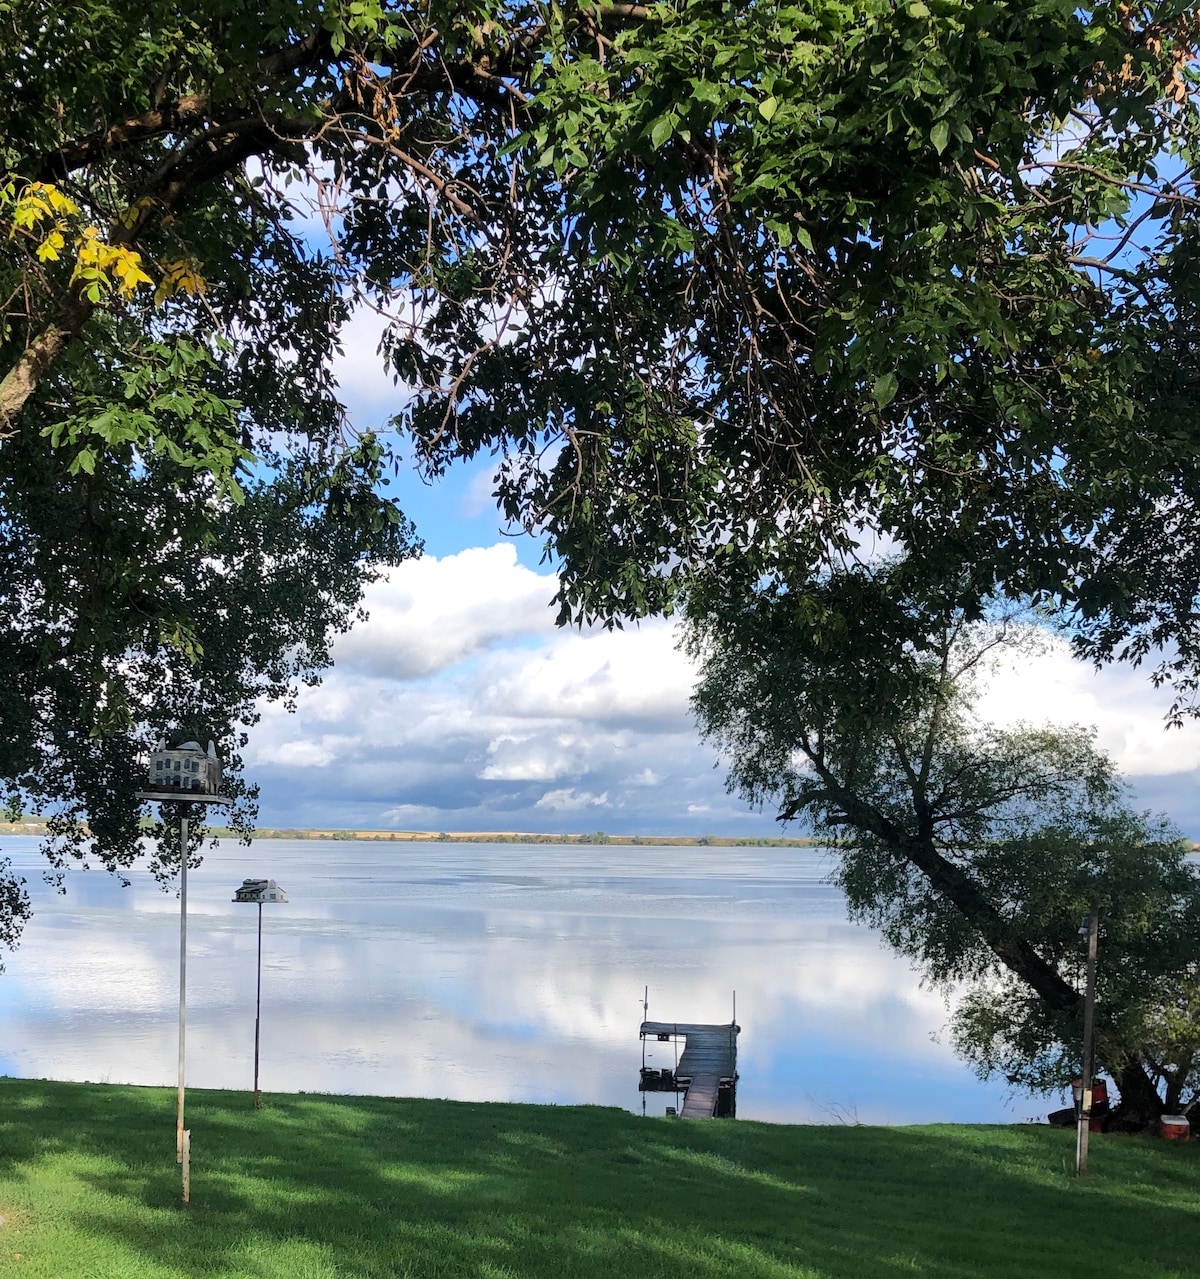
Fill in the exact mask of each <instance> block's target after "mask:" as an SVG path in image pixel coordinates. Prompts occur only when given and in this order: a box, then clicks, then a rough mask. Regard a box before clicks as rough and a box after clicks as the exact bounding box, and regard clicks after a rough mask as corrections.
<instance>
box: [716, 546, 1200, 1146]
mask: <svg viewBox="0 0 1200 1279" xmlns="http://www.w3.org/2000/svg"><path fill="white" fill-rule="evenodd" d="M878 576H879V577H886V571H882V572H881V573H880V574H879V575H878ZM851 585H852V587H853V589H855V590H858V589H859V587H860V586H861V583H860V582H859V581H858V580H854V581H853V582H852V583H851ZM830 589H833V586H832V585H831V588H830ZM863 603H864V604H865V603H866V601H863ZM793 616H794V605H793V601H791V600H790V599H787V598H784V599H782V600H775V601H772V602H771V603H770V604H767V603H765V602H763V601H761V600H760V601H757V602H756V603H754V604H753V605H751V606H748V607H747V606H742V607H741V609H740V610H739V611H738V612H737V613H736V614H735V613H734V611H733V610H730V612H729V613H727V614H726V615H725V616H724V617H723V618H722V619H720V620H719V621H717V620H715V619H712V618H710V619H708V621H707V622H706V623H704V624H703V625H701V626H696V627H694V628H693V632H692V634H693V645H694V648H695V650H696V651H697V653H698V654H699V655H700V656H701V657H702V659H703V675H702V679H701V682H700V685H699V686H698V689H697V692H696V696H695V699H694V705H695V708H696V712H697V717H698V720H699V723H700V725H701V728H702V730H703V731H704V733H705V735H706V736H707V737H708V738H709V739H710V740H712V741H713V742H714V743H715V744H716V745H717V746H718V747H719V748H720V750H721V753H722V755H723V756H724V757H725V758H726V760H727V761H728V763H729V787H730V789H731V790H733V791H737V792H738V793H739V794H741V795H742V796H743V797H744V798H746V799H747V800H748V801H750V802H751V803H753V804H755V805H758V806H764V805H769V806H772V807H775V808H776V809H777V811H778V815H779V817H780V819H781V820H783V821H793V820H800V821H804V822H806V823H807V824H808V825H809V826H810V827H811V828H813V829H815V830H816V831H817V832H818V833H823V834H825V835H826V836H828V837H829V838H830V839H831V840H832V841H833V842H834V845H835V849H836V862H835V870H834V872H833V875H834V878H835V879H836V881H837V882H838V883H839V884H840V886H841V887H842V889H843V890H844V892H845V894H846V900H847V904H848V908H849V910H850V913H851V915H852V916H853V917H855V918H857V919H860V920H862V921H864V922H867V923H870V924H872V925H873V926H875V927H877V928H879V929H880V930H881V931H882V934H883V936H884V938H885V939H886V940H887V941H888V943H889V944H890V945H891V946H892V947H893V948H895V949H896V950H897V951H898V952H899V953H900V954H902V955H905V956H907V957H908V958H910V959H912V960H913V961H915V963H916V964H917V966H918V967H919V969H920V971H921V972H922V974H923V975H924V976H925V977H926V978H927V979H929V980H930V981H932V982H934V983H936V984H938V985H941V986H945V987H948V986H951V985H954V984H958V983H966V984H967V985H968V994H967V997H966V999H965V1001H964V1002H963V1003H962V1004H961V1005H960V1006H959V1009H958V1012H957V1014H956V1016H955V1019H954V1023H953V1033H954V1037H955V1043H956V1046H957V1047H958V1048H959V1050H960V1051H961V1052H962V1053H963V1054H964V1055H965V1056H966V1057H967V1058H968V1059H969V1060H971V1061H973V1062H974V1063H975V1064H976V1065H977V1066H978V1067H979V1068H980V1070H981V1071H982V1072H983V1073H985V1074H986V1073H993V1072H1000V1073H1003V1074H1004V1075H1005V1076H1007V1077H1008V1078H1009V1079H1010V1080H1012V1081H1013V1082H1019V1083H1022V1084H1025V1085H1027V1086H1029V1087H1032V1088H1035V1089H1040V1090H1046V1091H1051V1090H1055V1091H1056V1090H1057V1089H1059V1088H1061V1087H1062V1086H1063V1084H1064V1083H1065V1081H1066V1080H1069V1079H1070V1078H1071V1075H1072V1074H1074V1073H1076V1072H1077V1071H1078V1069H1079V1042H1080V1036H1081V1029H1082V1012H1083V1009H1082V998H1081V994H1082V980H1081V978H1082V964H1083V958H1084V956H1083V951H1082V949H1081V947H1080V945H1079V938H1078V937H1077V935H1076V932H1077V929H1078V926H1079V920H1080V917H1081V915H1083V914H1084V913H1086V912H1087V910H1088V908H1089V903H1091V902H1092V901H1097V902H1099V903H1100V918H1101V921H1102V924H1101V947H1102V952H1103V963H1102V978H1101V982H1100V988H1099V1003H1098V1011H1097V1027H1098V1030H1097V1045H1098V1058H1097V1059H1098V1060H1099V1061H1100V1062H1101V1063H1102V1066H1103V1068H1105V1069H1107V1070H1109V1071H1111V1072H1113V1074H1114V1075H1115V1076H1116V1078H1117V1080H1118V1082H1119V1085H1120V1088H1121V1094H1122V1106H1123V1109H1124V1112H1125V1116H1126V1118H1127V1119H1132V1121H1133V1122H1147V1121H1153V1120H1156V1119H1157V1116H1158V1114H1159V1112H1160V1111H1161V1109H1162V1104H1163V1101H1164V1100H1165V1101H1166V1102H1167V1103H1168V1104H1171V1105H1179V1104H1181V1102H1183V1101H1185V1100H1187V1101H1190V1100H1191V1099H1193V1098H1194V1096H1195V1094H1196V1092H1197V1090H1198V1089H1200V986H1198V984H1197V983H1198V981H1200V874H1197V871H1196V868H1195V866H1194V865H1192V864H1190V863H1189V862H1187V861H1186V860H1185V853H1186V851H1187V845H1186V844H1185V843H1184V841H1183V840H1182V839H1181V838H1180V836H1179V833H1178V832H1177V831H1176V830H1174V829H1173V828H1172V827H1171V826H1170V824H1169V823H1168V822H1167V821H1166V820H1165V819H1161V818H1159V819H1152V818H1150V817H1149V816H1148V815H1146V814H1139V813H1137V812H1136V811H1134V810H1132V809H1131V808H1130V806H1129V802H1128V798H1127V796H1126V794H1125V791H1124V787H1123V785H1122V783H1121V781H1120V779H1119V777H1118V776H1117V775H1116V773H1115V770H1114V768H1113V765H1112V763H1111V761H1110V760H1109V759H1107V758H1106V757H1105V756H1104V755H1103V754H1102V753H1101V752H1099V751H1098V750H1097V749H1096V747H1095V745H1094V742H1093V735H1092V733H1091V732H1090V731H1089V730H1085V729H1081V728H1078V727H1054V726H1042V727H1035V726H1029V725H1024V726H1017V727H1015V728H999V727H997V726H995V725H992V724H989V723H987V722H985V721H983V720H981V719H980V718H979V717H978V715H977V714H976V712H975V710H974V697H975V693H976V691H977V688H978V682H979V678H980V676H981V675H982V674H984V673H985V672H986V670H987V668H988V666H989V665H990V664H991V662H992V661H993V660H994V659H995V658H996V655H997V654H1004V653H1007V654H1008V656H1009V658H1010V659H1011V658H1012V656H1013V646H1014V642H1015V640H1014V637H1015V638H1016V640H1019V639H1020V637H1021V634H1022V632H1021V628H1020V627H1016V628H1015V629H1014V625H1013V622H1012V621H1011V619H1008V620H1004V619H1000V620H997V619H993V620H992V621H991V622H990V623H973V624H972V623H968V622H967V621H966V620H965V618H964V614H963V611H962V610H961V609H958V608H955V607H954V606H952V605H951V606H944V607H941V608H940V609H930V610H928V611H926V612H925V613H924V618H923V624H924V630H925V633H924V635H923V636H922V637H921V642H920V643H917V642H915V640H914V636H916V634H917V632H918V630H919V629H920V627H919V626H918V621H919V620H920V619H919V618H918V616H917V614H916V613H915V612H910V614H909V616H908V619H907V623H908V624H907V626H906V627H905V628H904V629H905V631H906V634H902V635H901V634H896V631H897V630H899V629H900V628H899V626H886V625H885V626H881V627H879V629H878V630H876V631H875V632H874V633H872V634H867V633H866V632H868V631H869V630H870V629H871V628H869V627H866V626H864V627H863V628H861V630H860V631H858V632H855V633H853V634H851V635H850V636H849V637H848V638H847V637H845V636H841V635H838V636H833V637H830V640H829V642H828V643H826V644H823V645H818V646H813V645H812V644H810V643H807V642H805V639H804V636H805V632H804V628H803V626H801V628H800V631H799V633H800V635H801V642H799V643H797V642H796V637H795V633H794V628H793ZM899 620H900V619H899V618H896V617H894V618H893V621H894V622H899ZM885 632H891V633H892V635H893V641H892V644H891V646H890V647H889V646H888V645H887V644H886V640H885V638H884V633H885ZM880 645H883V647H884V649H885V653H884V656H883V659H882V660H881V656H880V654H879V652H878V651H877V650H878V648H879V647H880ZM1018 648H1019V644H1018ZM1159 1088H1161V1089H1162V1094H1161V1096H1160V1094H1159V1092H1158V1089H1159Z"/></svg>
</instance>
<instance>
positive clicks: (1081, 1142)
mask: <svg viewBox="0 0 1200 1279" xmlns="http://www.w3.org/2000/svg"><path fill="white" fill-rule="evenodd" d="M1099 933H1100V904H1099V902H1096V901H1093V902H1092V903H1091V905H1090V906H1089V907H1088V933H1087V938H1088V950H1087V986H1086V987H1085V989H1084V995H1083V1096H1082V1097H1081V1098H1080V1104H1079V1120H1078V1125H1077V1127H1076V1131H1075V1175H1076V1177H1085V1176H1087V1161H1088V1132H1089V1130H1090V1129H1091V1124H1092V1073H1093V1071H1094V1069H1095V1062H1094V1060H1093V1058H1094V1046H1093V1043H1092V1037H1093V1032H1094V1029H1095V1020H1096V951H1097V944H1098V940H1099Z"/></svg>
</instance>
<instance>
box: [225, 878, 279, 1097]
mask: <svg viewBox="0 0 1200 1279" xmlns="http://www.w3.org/2000/svg"><path fill="white" fill-rule="evenodd" d="M233 900H234V901H235V902H251V903H253V904H254V905H256V906H257V907H258V978H257V983H256V988H255V992H254V1109H255V1110H261V1109H262V1093H261V1092H260V1091H259V1087H258V1046H259V1042H260V1035H259V1029H260V1026H261V1024H262V908H263V903H264V902H286V901H287V893H285V892H284V891H283V889H282V888H280V887H279V885H278V884H277V883H276V882H275V881H274V880H273V879H244V880H243V881H242V886H241V888H237V889H235V890H234V894H233Z"/></svg>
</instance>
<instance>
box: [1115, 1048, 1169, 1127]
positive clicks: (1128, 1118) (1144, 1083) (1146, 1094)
mask: <svg viewBox="0 0 1200 1279" xmlns="http://www.w3.org/2000/svg"><path fill="white" fill-rule="evenodd" d="M1113 1074H1114V1075H1115V1076H1116V1084H1117V1089H1118V1091H1119V1092H1120V1094H1121V1100H1120V1103H1119V1104H1118V1106H1117V1107H1116V1109H1115V1110H1113V1112H1112V1113H1111V1114H1110V1115H1109V1116H1108V1118H1107V1119H1106V1120H1105V1122H1104V1130H1105V1132H1147V1131H1149V1130H1150V1129H1152V1128H1155V1127H1157V1126H1158V1118H1159V1116H1160V1115H1161V1114H1163V1099H1162V1098H1161V1097H1160V1096H1159V1095H1158V1089H1157V1088H1156V1087H1155V1086H1154V1080H1152V1079H1151V1078H1150V1076H1149V1074H1147V1072H1146V1067H1145V1066H1144V1065H1143V1064H1142V1063H1141V1062H1140V1061H1138V1060H1137V1058H1136V1057H1127V1058H1126V1059H1125V1060H1124V1061H1123V1062H1122V1063H1121V1064H1120V1065H1119V1066H1118V1067H1117V1068H1116V1069H1115V1070H1114V1071H1113Z"/></svg>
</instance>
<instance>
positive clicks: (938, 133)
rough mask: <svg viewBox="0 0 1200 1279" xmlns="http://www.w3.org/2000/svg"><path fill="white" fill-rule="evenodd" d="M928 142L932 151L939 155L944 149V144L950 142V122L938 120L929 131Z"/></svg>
mask: <svg viewBox="0 0 1200 1279" xmlns="http://www.w3.org/2000/svg"><path fill="white" fill-rule="evenodd" d="M929 140H930V142H932V143H933V148H934V150H935V151H936V152H937V153H938V155H941V154H942V152H943V151H945V149H946V143H947V142H949V141H950V122H949V121H948V120H939V121H938V122H937V124H935V125H934V126H933V128H932V129H930V130H929Z"/></svg>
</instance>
